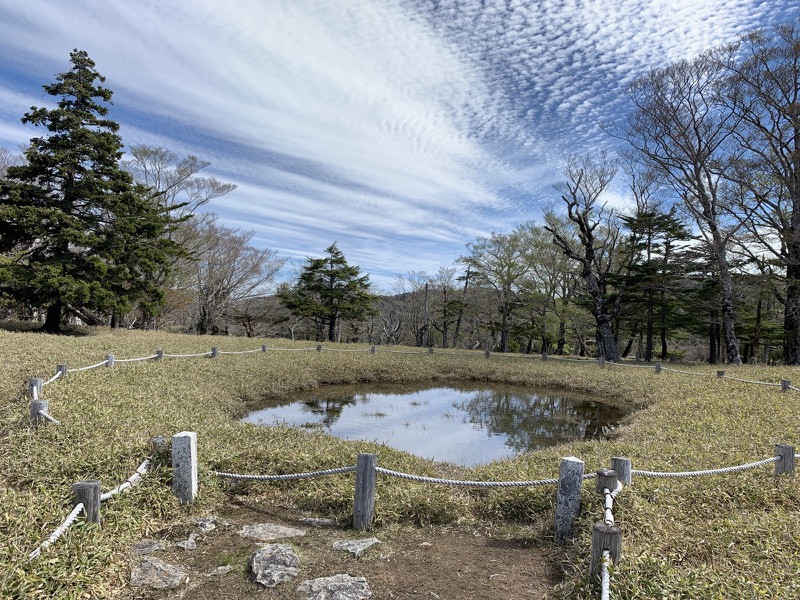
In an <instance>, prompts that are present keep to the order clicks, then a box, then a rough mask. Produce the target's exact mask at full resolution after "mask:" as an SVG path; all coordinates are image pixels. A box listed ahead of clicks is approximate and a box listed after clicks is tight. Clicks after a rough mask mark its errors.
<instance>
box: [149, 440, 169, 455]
mask: <svg viewBox="0 0 800 600" xmlns="http://www.w3.org/2000/svg"><path fill="white" fill-rule="evenodd" d="M168 451H169V438H167V437H164V436H163V435H155V436H153V437H151V438H150V454H151V455H152V456H153V458H154V459H158V458H160V457H163V456H165V455H166V453H167V452H168Z"/></svg>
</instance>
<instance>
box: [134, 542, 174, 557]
mask: <svg viewBox="0 0 800 600" xmlns="http://www.w3.org/2000/svg"><path fill="white" fill-rule="evenodd" d="M166 549H167V545H166V544H165V543H164V542H162V541H161V540H139V541H138V542H136V543H135V544H134V545H133V553H134V554H136V555H138V556H142V555H144V554H152V553H153V552H158V551H159V550H166Z"/></svg>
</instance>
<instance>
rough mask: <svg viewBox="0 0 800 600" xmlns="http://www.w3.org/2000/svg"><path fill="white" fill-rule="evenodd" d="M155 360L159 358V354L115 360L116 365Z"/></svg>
mask: <svg viewBox="0 0 800 600" xmlns="http://www.w3.org/2000/svg"><path fill="white" fill-rule="evenodd" d="M154 358H158V354H153V356H143V357H142V358H115V359H114V362H115V363H128V362H138V361H140V360H153V359H154Z"/></svg>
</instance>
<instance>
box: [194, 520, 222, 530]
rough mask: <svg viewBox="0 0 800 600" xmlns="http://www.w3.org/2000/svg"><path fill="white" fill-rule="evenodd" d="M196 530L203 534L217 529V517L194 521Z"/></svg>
mask: <svg viewBox="0 0 800 600" xmlns="http://www.w3.org/2000/svg"><path fill="white" fill-rule="evenodd" d="M195 525H197V528H198V529H199V530H200V531H201V532H203V533H210V532H212V531H214V530H215V529H216V528H217V517H214V516H211V517H203V518H202V519H197V520H196V521H195Z"/></svg>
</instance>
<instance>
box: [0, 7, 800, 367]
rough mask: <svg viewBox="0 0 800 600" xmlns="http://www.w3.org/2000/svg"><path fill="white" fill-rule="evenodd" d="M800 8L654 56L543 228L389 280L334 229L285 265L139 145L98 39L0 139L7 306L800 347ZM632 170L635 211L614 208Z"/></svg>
mask: <svg viewBox="0 0 800 600" xmlns="http://www.w3.org/2000/svg"><path fill="white" fill-rule="evenodd" d="M799 27H800V22H795V23H790V24H786V25H782V26H778V27H775V28H773V29H770V30H760V31H755V32H752V33H749V34H747V35H745V36H743V37H742V38H741V39H740V40H739V41H738V42H737V43H735V44H730V45H726V46H724V47H719V48H714V49H711V50H708V51H706V52H703V53H702V54H701V55H699V56H697V57H696V58H694V59H691V60H684V61H679V62H677V63H674V64H672V65H669V66H667V67H665V68H661V69H657V70H653V71H651V72H649V73H647V74H646V75H644V76H643V77H640V78H639V79H637V80H636V81H635V82H634V83H633V84H632V85H630V86H629V87H628V89H627V96H628V98H629V100H630V105H631V106H632V109H631V111H630V112H629V113H628V114H627V115H626V117H625V118H624V119H623V120H621V121H619V122H614V123H610V124H607V125H606V126H605V130H606V131H607V133H608V134H609V136H610V139H614V140H616V141H617V142H619V145H620V146H621V147H623V150H622V151H620V152H619V153H617V154H613V155H612V154H609V153H607V152H602V151H598V152H594V153H591V154H575V155H570V156H566V157H565V158H564V162H563V171H562V180H561V182H560V183H558V184H557V185H556V186H555V192H556V193H557V195H558V198H557V199H556V200H554V201H553V202H551V203H550V204H548V205H546V206H544V207H543V208H544V210H543V216H542V219H541V222H535V221H529V222H526V223H523V224H521V225H519V226H517V227H516V228H514V229H513V230H512V231H510V232H504V233H492V234H491V235H489V236H486V237H482V238H478V239H476V240H474V241H472V242H469V243H467V244H466V246H465V252H464V255H463V256H462V257H460V258H459V260H458V261H456V263H455V264H453V265H452V266H449V267H442V268H441V269H439V271H438V272H437V273H435V274H428V273H422V272H407V273H405V274H400V275H397V277H396V280H395V282H394V284H393V286H392V290H386V291H384V292H383V293H377V292H376V291H375V290H374V289H373V287H372V285H371V283H370V281H369V277H368V276H366V275H362V274H361V272H360V269H359V268H358V267H356V266H352V265H349V264H348V263H347V261H346V259H345V257H344V255H343V254H342V252H341V251H340V250H339V248H338V247H337V245H336V243H334V244H332V245H331V246H330V247H329V248H327V249H326V250H325V254H324V256H323V258H308V259H307V262H306V264H305V266H304V267H303V268H302V269H301V271H300V272H299V273H298V274H297V277H296V280H295V281H294V282H292V283H283V284H281V285H280V286H277V289H276V286H275V278H276V275H277V274H278V273H279V272H280V270H281V269H282V268H284V266H285V259H282V258H279V257H278V256H277V253H275V252H274V251H272V250H268V249H257V248H255V247H254V246H252V245H251V244H250V241H251V239H252V234H251V233H247V232H241V231H238V230H234V229H231V228H228V227H225V226H223V225H221V224H220V223H219V220H218V218H217V217H216V216H215V215H213V214H212V213H208V212H204V211H203V210H202V208H203V207H204V205H205V204H206V203H208V202H209V201H210V200H212V199H214V198H219V197H221V196H224V195H225V194H227V193H230V192H231V191H233V189H234V187H235V186H232V185H230V184H226V183H223V182H220V181H217V180H216V179H214V178H206V177H203V176H202V175H201V171H202V169H203V168H205V167H206V166H208V163H206V162H204V161H201V160H199V159H197V158H196V157H191V156H190V157H180V156H178V155H176V154H174V153H172V152H170V151H169V150H165V149H163V148H154V147H147V146H139V147H134V148H132V149H131V150H130V151H129V156H130V157H132V158H129V159H128V160H122V144H121V140H120V139H119V137H118V136H117V135H116V131H117V126H116V124H115V123H113V121H110V120H108V119H107V118H105V115H106V111H107V107H106V106H105V105H104V104H102V103H103V102H107V101H108V100H109V99H110V95H111V93H110V91H108V90H106V89H105V88H103V87H102V86H101V85H98V84H97V83H95V82H96V81H99V82H100V83H102V81H103V79H102V77H101V76H100V74H99V73H97V72H96V71H95V70H94V63H93V62H91V59H89V58H88V56H87V55H86V53H85V52H81V51H77V50H76V51H74V52H73V53H72V55H71V60H72V63H73V68H72V71H70V72H68V73H64V74H61V75H59V76H57V82H56V83H54V84H51V85H49V86H45V90H46V91H47V92H48V93H49V94H51V95H54V96H60V97H61V100H60V101H59V104H58V108H56V109H52V110H45V109H36V108H34V109H31V111H30V112H29V113H27V114H26V115H25V116H24V117H23V122H28V123H32V124H34V125H40V126H44V127H46V128H47V129H48V131H49V132H50V135H49V136H48V137H42V138H34V139H32V140H31V143H30V145H29V146H28V147H27V148H26V149H25V151H24V157H22V159H20V158H19V157H16V156H14V155H13V154H12V153H10V152H8V151H2V152H0V165H2V166H0V178H2V183H0V186H2V187H0V221H1V222H2V224H0V228H2V229H0V297H2V299H3V301H4V304H5V306H6V310H7V311H8V312H11V311H17V312H18V313H22V312H25V311H28V312H29V313H31V312H33V311H42V312H43V314H44V316H45V318H44V326H43V327H44V329H46V330H50V331H53V330H57V329H58V325H57V323H60V322H62V321H63V320H64V318H65V316H66V315H73V316H77V317H79V318H81V319H82V320H83V321H84V322H92V318H95V319H97V320H98V321H103V322H107V323H110V324H112V325H113V324H114V323H119V322H124V323H125V324H126V325H128V326H142V327H167V328H173V329H179V330H189V331H197V332H201V333H232V334H243V335H251V336H255V335H260V336H265V335H267V336H269V335H274V336H285V337H292V338H295V339H315V340H336V341H357V342H366V343H373V344H411V345H416V346H420V347H432V346H440V347H443V348H486V349H491V350H494V351H500V352H548V353H554V354H565V353H574V354H579V355H589V356H603V357H605V358H606V360H619V359H620V358H621V357H625V356H637V357H639V358H641V359H643V360H654V359H660V360H667V359H670V358H682V357H686V358H691V359H703V360H707V361H710V362H722V361H724V362H728V363H734V364H736V363H740V362H742V361H749V360H752V359H754V358H755V359H758V360H760V361H773V360H782V361H784V362H786V363H787V364H798V363H800V29H798V28H799ZM620 181H622V182H624V185H625V187H626V194H625V200H626V202H625V204H626V206H625V207H624V208H621V207H619V206H614V205H612V204H610V203H609V202H608V198H609V197H610V196H609V194H608V192H609V191H610V190H611V188H612V186H614V185H619V183H618V182H620Z"/></svg>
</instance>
